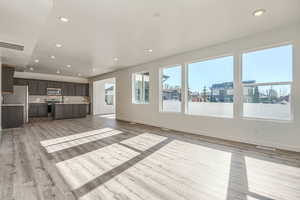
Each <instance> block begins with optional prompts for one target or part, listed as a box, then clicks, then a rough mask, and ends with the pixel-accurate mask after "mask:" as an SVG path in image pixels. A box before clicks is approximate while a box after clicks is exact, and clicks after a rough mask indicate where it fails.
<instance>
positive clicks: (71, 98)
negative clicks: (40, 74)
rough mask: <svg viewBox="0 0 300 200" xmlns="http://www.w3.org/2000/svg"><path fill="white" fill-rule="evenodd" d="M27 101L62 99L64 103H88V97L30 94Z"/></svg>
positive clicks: (42, 101) (40, 101)
mask: <svg viewBox="0 0 300 200" xmlns="http://www.w3.org/2000/svg"><path fill="white" fill-rule="evenodd" d="M28 100H29V103H45V102H47V101H62V100H63V101H64V103H89V102H90V100H89V97H85V96H64V97H62V96H39V95H30V96H29V99H28Z"/></svg>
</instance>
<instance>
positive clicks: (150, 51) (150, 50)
mask: <svg viewBox="0 0 300 200" xmlns="http://www.w3.org/2000/svg"><path fill="white" fill-rule="evenodd" d="M145 52H146V53H152V52H153V50H152V49H145Z"/></svg>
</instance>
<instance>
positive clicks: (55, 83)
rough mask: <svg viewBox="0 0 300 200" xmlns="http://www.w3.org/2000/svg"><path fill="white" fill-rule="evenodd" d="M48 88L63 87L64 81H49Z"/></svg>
mask: <svg viewBox="0 0 300 200" xmlns="http://www.w3.org/2000/svg"><path fill="white" fill-rule="evenodd" d="M48 88H62V83H61V82H57V81H48Z"/></svg>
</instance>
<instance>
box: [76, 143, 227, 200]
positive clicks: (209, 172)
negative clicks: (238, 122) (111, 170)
mask: <svg viewBox="0 0 300 200" xmlns="http://www.w3.org/2000/svg"><path fill="white" fill-rule="evenodd" d="M143 142H144V139H143ZM230 163H231V153H230V152H225V151H219V150H216V149H211V148H207V147H203V146H200V145H195V144H191V143H187V142H182V141H178V140H174V141H172V142H170V143H169V144H167V145H166V146H164V147H162V148H161V149H159V150H158V151H156V152H154V153H153V154H151V155H150V156H148V157H146V158H145V159H143V160H142V161H140V162H138V163H137V164H135V165H134V166H133V167H130V168H128V169H127V170H125V171H124V172H122V173H121V174H119V175H117V176H115V177H112V179H110V180H109V181H107V182H106V183H104V184H102V185H99V186H98V187H97V188H95V189H94V190H92V191H90V192H89V193H87V194H85V195H84V196H82V197H81V198H80V200H94V199H132V200H135V199H151V200H169V199H172V200H179V199H189V200H199V199H201V200H211V199H214V200H226V198H227V190H228V182H229V174H230Z"/></svg>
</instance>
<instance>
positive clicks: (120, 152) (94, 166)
mask: <svg viewBox="0 0 300 200" xmlns="http://www.w3.org/2000/svg"><path fill="white" fill-rule="evenodd" d="M138 154H139V153H137V152H136V151H133V150H131V149H128V148H126V147H123V146H122V145H119V144H112V145H109V146H107V147H104V148H101V149H98V150H95V151H92V152H89V153H86V154H82V155H80V156H76V157H74V158H71V159H69V160H66V161H62V162H59V163H57V164H56V167H57V169H58V170H59V172H60V173H61V175H62V176H63V178H64V179H65V180H66V182H67V183H68V184H69V186H70V187H71V190H75V189H77V188H79V187H81V186H82V185H84V184H86V183H88V182H90V181H92V180H93V179H95V178H97V177H98V176H101V175H102V174H104V173H105V172H107V171H109V170H111V169H113V168H115V167H117V166H119V165H121V164H122V163H124V162H126V161H128V160H130V159H131V158H133V157H135V156H137V155H138Z"/></svg>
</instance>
